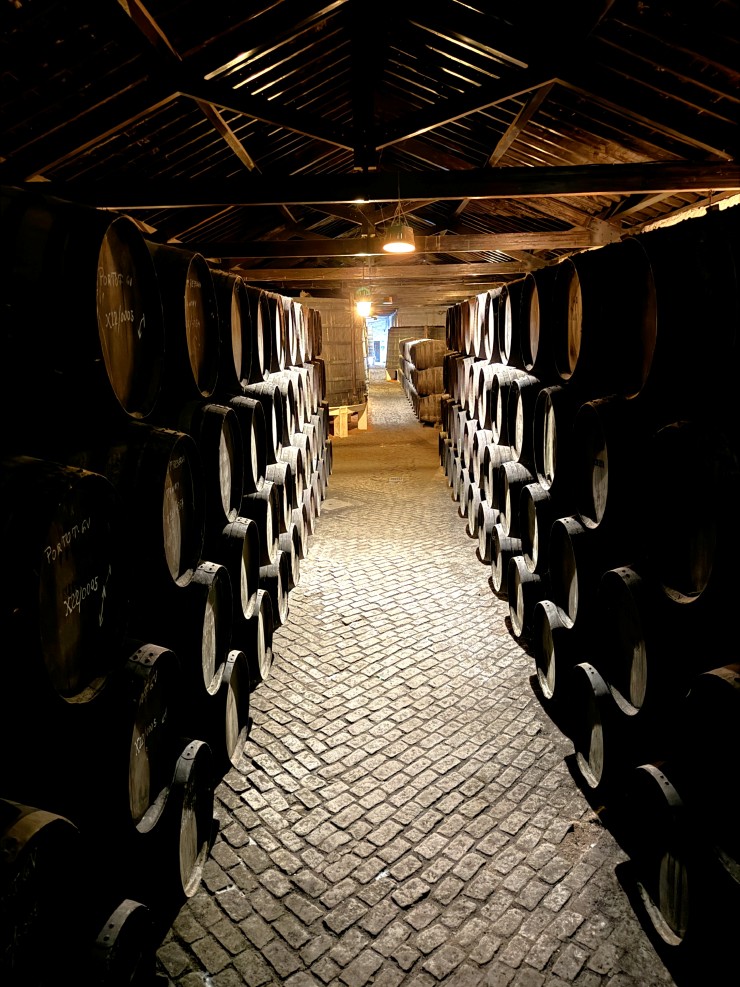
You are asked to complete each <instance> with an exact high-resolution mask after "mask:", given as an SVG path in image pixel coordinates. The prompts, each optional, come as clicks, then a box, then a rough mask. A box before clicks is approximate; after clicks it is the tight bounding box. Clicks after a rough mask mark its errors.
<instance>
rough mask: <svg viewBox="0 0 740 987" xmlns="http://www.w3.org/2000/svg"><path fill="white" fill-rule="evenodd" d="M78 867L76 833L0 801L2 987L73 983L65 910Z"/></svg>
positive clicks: (75, 923)
mask: <svg viewBox="0 0 740 987" xmlns="http://www.w3.org/2000/svg"><path fill="white" fill-rule="evenodd" d="M82 859H83V853H82V839H81V835H80V832H79V829H78V828H77V826H75V825H74V823H73V822H71V821H70V820H69V819H67V818H66V817H65V816H62V815H59V814H58V813H55V812H49V811H47V810H46V809H43V808H39V807H37V806H33V805H25V804H22V803H19V802H14V801H11V800H9V799H7V798H0V980H2V983H3V984H4V985H6V987H45V985H47V984H50V983H54V982H63V981H62V980H61V979H60V978H65V980H64V982H72V981H73V977H74V971H75V970H76V967H77V963H78V960H79V950H80V948H81V946H82V940H81V930H80V921H79V914H78V912H77V909H72V908H70V907H69V905H70V896H71V894H72V892H73V889H75V888H79V876H80V863H81V861H82ZM66 978H69V979H66Z"/></svg>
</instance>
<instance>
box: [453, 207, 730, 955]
mask: <svg viewBox="0 0 740 987" xmlns="http://www.w3.org/2000/svg"><path fill="white" fill-rule="evenodd" d="M737 212H738V211H737V209H734V210H732V209H729V210H726V211H725V212H719V211H710V212H708V213H707V215H706V216H704V217H703V218H700V219H692V220H689V221H686V222H683V223H680V224H678V225H677V226H674V227H670V228H666V229H661V230H657V231H654V232H650V233H646V234H643V235H641V236H639V237H632V238H630V239H628V240H625V241H621V242H618V243H613V244H609V245H608V246H605V247H602V248H600V249H598V250H593V251H588V252H585V253H583V254H581V255H576V256H575V257H571V258H569V259H568V260H564V261H563V262H562V263H560V264H558V265H555V266H552V267H546V268H542V269H539V270H536V271H534V272H533V273H529V274H527V275H526V276H525V277H524V278H522V279H521V280H519V281H517V282H514V283H510V284H508V285H506V286H503V287H502V288H500V289H496V290H495V291H491V292H488V293H487V294H486V295H480V296H476V298H475V299H471V300H469V301H468V302H464V303H460V304H456V305H454V306H452V307H451V308H450V309H449V310H448V313H447V321H446V333H447V346H448V352H447V354H446V355H445V357H444V374H445V389H446V391H447V393H448V396H447V397H445V398H444V399H443V400H442V428H441V431H440V439H439V454H440V465H441V467H442V469H443V470H444V473H445V476H446V478H447V482H448V485H449V486H450V488H451V496H452V499H453V500H454V501H455V502H457V504H458V513H459V514H460V515H461V516H462V517H465V518H466V521H467V524H466V533H467V534H468V535H469V536H472V534H473V530H474V529H473V525H472V522H471V518H470V511H473V510H475V511H476V514H477V522H476V524H477V535H478V538H477V550H476V551H477V555H478V558H479V559H480V560H481V561H482V562H483V563H484V564H486V565H487V566H490V570H491V577H490V584H491V587H492V589H493V591H494V592H495V593H496V595H497V596H498V597H499V598H501V599H503V600H508V605H509V616H508V617H507V623H508V626H509V630H510V632H511V633H512V635H513V636H514V637H515V638H517V640H519V641H520V643H521V644H522V646H523V647H525V648H526V649H527V651H528V653H529V654H531V656H532V658H533V672H534V675H533V688H534V689H535V692H536V693H537V694H538V696H539V698H540V700H541V702H542V703H543V704H544V706H545V707H546V708H547V710H548V712H549V713H550V715H551V716H552V717H553V719H554V720H555V722H556V723H557V724H558V725H559V726H560V728H561V729H562V730H563V731H564V732H566V733H567V734H568V736H569V737H570V738H571V739H572V741H573V744H574V764H575V768H576V770H577V773H578V775H579V777H580V779H581V782H582V787H583V788H584V789H585V791H586V792H587V793H588V795H589V797H590V798H592V799H593V800H594V802H595V804H598V805H602V806H604V805H606V807H607V809H608V810H610V812H611V818H613V819H615V820H619V824H620V825H622V824H624V827H625V834H624V839H625V845H626V846H627V847H628V848H629V852H630V853H631V858H632V864H633V874H634V875H635V877H634V881H635V889H636V900H639V901H641V902H642V907H643V908H644V910H645V915H646V917H647V919H648V920H649V922H650V923H651V926H652V928H653V930H654V932H655V935H656V937H657V939H658V940H659V941H660V942H661V943H663V944H665V945H666V947H667V948H668V949H671V948H674V947H675V948H676V949H684V950H686V951H688V950H691V949H692V947H693V945H695V944H697V943H699V944H701V943H702V942H703V943H704V944H706V941H707V937H709V939H710V941H712V942H713V943H714V944H715V945H721V939H722V936H723V935H724V933H725V932H726V931H727V930H728V928H732V927H733V924H734V926H736V924H737V920H738V919H739V918H740V854H739V851H738V846H737V840H736V838H735V836H732V835H730V834H731V833H736V832H737V827H736V818H735V809H734V805H735V804H736V802H737V798H738V793H739V788H740V786H738V776H737V771H736V769H735V767H734V766H732V767H729V766H728V764H727V761H726V758H725V756H724V753H723V752H726V751H728V750H734V749H735V748H736V744H737V740H738V729H739V727H738V724H740V718H738V716H737V707H736V705H735V703H736V699H737V696H738V695H740V692H739V691H738V685H739V684H740V677H739V676H738V661H739V658H740V654H739V652H738V646H737V643H736V635H735V634H734V633H732V631H733V610H734V605H736V602H737V594H738V589H739V588H740V587H739V584H738V576H737V572H738V569H737V559H738V557H740V556H739V555H738V549H740V525H739V523H738V512H737V510H736V509H735V508H734V507H731V506H730V505H734V504H736V503H737V502H738V495H739V494H740V442H739V441H738V426H737V422H738V416H737V411H736V409H735V408H734V407H733V399H732V398H730V397H729V391H730V390H732V388H727V387H725V386H722V384H720V383H719V381H720V380H721V379H722V377H723V376H724V374H723V371H722V369H721V368H722V367H727V368H730V374H732V371H733V369H734V368H735V367H736V365H737V355H738V346H737V340H738V333H739V331H740V292H739V290H738V272H739V268H740V263H739V262H740V250H739V249H738V244H739V243H740V239H739V236H738V216H737ZM689 298H690V299H691V305H690V306H689V308H687V302H688V299H689ZM692 313H695V314H692ZM471 490H473V491H474V492H473V493H471ZM728 644H729V645H730V646H729V648H728ZM710 695H711V696H712V697H713V698H712V699H710V698H709V697H710ZM710 710H711V711H712V712H710ZM710 720H711V723H710ZM707 807H710V808H711V811H708V809H707ZM646 820H649V821H650V824H649V826H645V825H643V824H644V823H645V821H646ZM698 948H699V949H701V948H702V946H701V945H699V946H698Z"/></svg>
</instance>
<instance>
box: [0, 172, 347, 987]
mask: <svg viewBox="0 0 740 987" xmlns="http://www.w3.org/2000/svg"><path fill="white" fill-rule="evenodd" d="M0 205H1V209H2V211H1V212H0V244H2V260H3V263H4V270H5V271H6V273H7V274H8V280H7V293H6V295H5V319H4V323H3V328H2V339H3V348H4V354H5V356H6V358H7V360H8V365H9V366H13V368H14V372H13V374H12V375H10V384H9V387H8V389H7V390H6V391H5V392H4V399H5V402H6V406H5V409H4V410H5V412H6V421H7V422H8V423H9V427H8V428H6V429H4V430H3V436H2V449H1V450H0V459H1V460H2V468H1V469H0V493H1V495H2V505H3V512H2V521H1V522H0V523H1V524H2V532H3V538H4V544H5V545H6V548H7V549H8V550H9V553H10V554H9V558H10V559H11V560H12V564H11V565H8V566H6V567H4V569H3V575H2V577H1V579H2V589H3V604H2V609H1V610H0V627H1V628H2V632H3V640H4V641H5V645H6V655H7V657H8V659H9V660H8V661H7V662H6V665H7V666H8V667H7V674H6V675H5V687H4V689H3V690H2V710H0V724H1V725H0V735H1V736H2V740H3V742H4V743H3V752H4V753H3V758H2V763H1V764H0V810H2V811H0V839H1V840H2V848H3V854H2V862H1V864H2V866H0V903H2V904H1V907H2V915H1V916H0V918H2V922H1V923H0V926H1V928H2V932H1V933H0V936H1V937H2V938H1V939H0V979H2V981H3V983H7V984H8V985H9V987H10V985H13V987H16V985H18V987H20V985H21V984H22V985H23V987H46V984H47V983H50V982H51V981H50V980H49V977H50V976H51V975H52V972H51V971H50V970H49V969H48V964H47V965H44V963H45V961H44V956H48V955H50V954H49V946H50V944H54V943H57V942H59V944H60V949H59V950H58V951H54V952H53V953H52V954H51V955H53V957H54V970H53V977H54V979H55V980H56V981H58V980H59V979H63V976H61V974H63V973H64V972H65V971H66V972H68V973H70V974H72V973H73V972H74V975H75V977H76V978H79V974H80V971H84V973H85V977H86V978H87V979H86V980H85V982H90V983H92V982H95V983H96V984H98V985H100V987H104V985H108V984H110V985H111V987H112V985H113V984H118V983H123V982H125V983H129V982H131V983H134V982H136V983H139V981H138V980H136V981H133V980H131V979H130V978H131V977H132V976H134V972H133V971H139V972H140V975H141V976H142V977H145V976H146V975H147V971H150V972H153V969H154V953H155V950H156V947H157V932H158V931H159V932H160V933H162V932H164V931H166V928H167V927H168V926H169V924H170V923H171V921H172V918H173V917H174V915H175V914H176V912H177V910H178V909H179V907H180V906H181V904H182V903H183V902H184V901H186V900H187V899H188V898H189V897H191V896H192V895H193V894H195V892H196V890H197V888H198V886H199V884H200V880H201V876H202V872H203V867H204V864H205V861H206V859H207V856H208V854H209V852H210V848H211V846H212V844H213V839H214V836H215V825H216V824H215V821H214V788H215V786H216V785H217V784H218V782H219V780H220V779H221V778H222V777H223V775H224V774H225V773H226V772H227V771H228V770H229V769H230V768H231V767H232V766H233V765H236V764H237V763H238V762H239V759H240V757H241V755H242V751H243V748H244V745H245V743H246V740H247V736H248V730H249V723H250V720H249V704H250V695H251V693H252V692H253V691H254V689H255V688H257V687H258V686H259V683H260V682H262V681H263V680H264V679H265V678H266V676H267V675H269V672H270V666H271V663H272V638H273V632H274V630H275V629H276V628H278V627H279V626H280V625H281V623H283V622H285V621H286V620H287V619H288V618H289V607H288V595H289V592H290V590H291V589H292V588H293V587H294V586H295V585H296V584H297V582H298V580H299V578H300V562H301V561H302V560H303V559H304V558H305V557H306V555H307V553H308V537H309V535H310V533H311V532H312V531H313V530H314V525H315V522H316V519H317V517H318V516H319V514H320V507H321V501H322V499H323V498H324V497H325V495H326V487H327V483H328V478H329V475H330V473H331V462H332V456H331V439H330V438H329V429H328V422H329V418H328V411H329V406H328V403H327V401H326V395H325V381H326V377H325V373H324V370H323V365H322V360H321V356H320V354H321V319H320V316H319V315H318V313H316V312H314V311H313V310H311V309H309V308H307V307H305V306H304V305H302V304H300V303H299V302H297V301H294V300H293V299H290V298H285V297H283V296H280V295H274V294H268V293H265V292H262V291H260V290H259V289H256V288H253V287H251V286H249V285H247V284H245V283H244V282H243V281H242V280H241V279H240V278H239V277H238V276H237V275H234V274H232V273H229V272H225V271H220V270H217V269H216V268H215V267H213V266H211V264H210V263H208V262H207V261H206V260H205V258H203V257H202V256H201V255H199V254H197V253H194V252H191V251H188V250H187V249H185V248H183V247H174V246H170V245H161V244H155V243H152V242H149V241H147V240H146V239H145V238H144V236H143V234H142V233H140V231H139V229H138V227H137V226H136V224H135V223H134V222H133V221H132V220H130V219H128V218H127V217H126V216H115V215H112V214H110V213H107V212H99V211H97V210H95V209H91V208H88V207H82V206H78V205H76V204H73V203H69V202H66V201H62V200H58V199H55V198H52V197H48V196H45V195H44V194H43V193H42V192H38V193H37V192H35V191H34V192H26V191H19V190H16V189H4V190H3V191H2V195H1V196H0ZM70 326H74V338H70V337H69V327H70ZM24 409H25V410H24ZM31 859H33V861H34V866H30V865H29V864H28V860H31ZM103 862H104V863H103ZM70 875H72V876H71V877H70ZM71 886H73V888H74V891H73V892H71V891H70V887H71ZM71 893H73V896H74V905H75V907H74V909H72V910H71V911H70V904H71V902H70V894H71ZM65 914H74V916H75V922H74V928H70V927H68V926H69V923H66V922H64V921H63V919H64V916H65ZM61 944H63V948H61ZM137 975H138V974H137ZM141 982H142V983H143V982H144V981H143V980H142V981H141Z"/></svg>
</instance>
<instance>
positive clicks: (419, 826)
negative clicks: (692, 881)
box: [158, 371, 678, 987]
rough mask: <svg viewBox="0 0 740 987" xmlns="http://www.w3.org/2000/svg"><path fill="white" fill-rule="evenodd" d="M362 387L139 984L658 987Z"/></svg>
mask: <svg viewBox="0 0 740 987" xmlns="http://www.w3.org/2000/svg"><path fill="white" fill-rule="evenodd" d="M374 373H377V372H373V371H371V375H373V374H374ZM378 376H379V377H380V378H381V379H376V380H371V384H370V403H369V409H370V410H369V414H370V422H369V429H368V431H367V432H360V431H359V430H357V429H352V430H350V432H349V435H348V436H347V438H346V439H343V440H337V439H335V440H334V471H333V474H332V478H331V482H330V484H329V487H328V489H327V497H326V500H325V501H324V503H323V506H322V514H321V527H320V530H319V531H318V532H317V534H316V537H314V538H311V540H310V541H311V544H310V551H309V556H308V564H307V565H306V566H305V567H304V568H303V570H302V576H301V583H300V585H299V586H298V587H296V589H295V590H294V591H293V593H292V595H291V616H290V620H289V621H288V622H287V623H286V624H284V625H283V626H282V627H281V628H280V629H279V630H277V631H276V633H275V636H274V662H273V666H272V670H271V674H270V676H269V678H268V679H267V680H266V681H265V682H264V683H262V685H261V686H260V687H259V689H258V690H256V692H255V694H254V696H253V701H252V706H251V715H252V718H253V724H252V729H251V732H250V736H249V739H248V741H247V744H246V747H245V750H244V756H243V758H242V760H241V761H240V762H239V764H238V765H237V766H236V767H235V768H233V769H232V770H231V771H230V772H229V773H228V774H227V775H226V776H225V778H224V780H223V782H222V784H221V785H219V786H218V788H217V789H216V803H217V806H218V818H219V822H220V831H219V836H218V838H217V840H216V843H215V846H214V848H213V852H212V854H211V857H210V859H209V861H208V862H207V864H206V866H205V868H204V874H203V885H202V887H201V889H200V890H199V891H198V893H197V894H196V895H194V896H193V897H192V898H191V899H190V900H189V901H188V902H187V903H186V905H185V906H184V907H183V909H182V911H181V913H180V915H179V916H178V918H177V919H176V921H175V922H174V924H173V927H172V929H171V930H170V932H169V933H168V936H167V939H166V941H165V942H164V943H163V944H162V945H161V947H160V948H159V950H158V962H159V967H160V969H161V971H163V975H166V977H167V979H168V982H169V983H170V984H173V985H183V987H192V985H195V984H196V983H201V982H202V979H203V978H204V977H208V978H209V982H212V983H213V984H216V985H219V987H226V985H234V984H242V983H246V984H250V985H257V987H261V985H265V987H267V985H270V987H277V985H282V984H286V985H291V987H303V985H321V984H323V985H327V984H328V985H331V987H340V985H341V987H354V985H357V987H360V985H364V984H368V985H369V984H374V985H389V984H393V985H409V987H410V985H412V984H413V985H415V987H416V985H424V987H431V985H434V984H437V983H444V984H454V985H455V987H468V985H471V987H477V985H482V984H501V985H505V984H522V985H523V984H537V985H540V984H545V983H548V984H552V985H555V984H565V983H577V984H588V985H597V984H602V983H603V984H608V983H610V982H613V983H614V984H615V985H616V984H617V983H618V984H619V985H620V987H627V985H635V987H637V985H640V987H645V985H648V984H650V985H658V984H660V985H670V984H672V983H673V982H674V981H673V979H672V976H671V974H670V972H669V971H668V969H667V968H666V966H665V965H664V963H663V961H662V960H661V959H660V957H659V955H658V954H657V952H656V951H655V949H654V946H653V945H652V944H651V942H650V940H649V938H648V935H647V933H646V930H645V929H644V928H643V927H642V926H641V924H640V921H639V919H638V917H637V914H636V912H635V910H634V908H633V904H632V903H631V902H630V898H629V894H628V893H627V891H626V890H625V888H624V887H623V886H622V884H621V882H620V873H621V871H622V870H623V868H624V867H625V864H626V855H625V854H624V852H623V851H622V850H621V848H620V846H619V844H618V843H617V841H616V840H615V838H614V836H613V834H612V833H611V832H610V831H609V829H608V828H607V827H606V826H604V825H603V824H602V822H601V820H600V818H599V815H598V812H597V811H595V808H594V807H592V806H591V805H590V804H589V801H588V800H587V798H586V797H585V795H584V793H583V791H582V790H581V788H580V787H579V785H578V784H577V781H576V774H574V773H573V770H572V764H571V763H570V762H571V761H572V756H573V746H572V743H571V742H570V741H569V740H568V738H567V737H566V736H565V735H564V734H563V733H562V732H561V731H560V730H559V729H558V728H557V727H556V726H555V724H554V723H553V722H552V720H551V719H550V717H549V716H548V714H547V713H546V711H545V710H544V708H543V706H542V704H541V702H540V701H539V699H538V697H537V695H536V692H535V690H534V687H533V683H532V676H533V672H534V664H533V661H532V658H531V656H530V655H529V654H528V653H527V652H526V650H525V649H524V648H523V647H522V644H521V642H520V641H518V640H517V639H516V638H515V637H514V636H513V635H512V634H511V633H510V630H509V628H508V626H507V620H508V606H507V604H506V602H505V601H502V600H500V599H498V598H497V596H496V595H495V594H494V593H492V591H491V587H490V584H489V578H488V573H489V571H490V570H489V567H487V566H482V565H481V561H480V559H479V557H478V554H477V547H478V541H477V539H474V538H472V537H471V536H470V535H469V534H468V533H467V532H466V527H465V523H464V521H463V520H461V518H460V515H459V513H458V510H457V506H458V505H457V504H456V503H455V502H454V501H453V500H452V499H451V497H450V488H449V486H448V484H447V482H446V478H445V476H444V472H443V470H442V469H441V468H440V465H439V458H438V442H439V434H440V433H439V430H438V429H435V428H432V427H424V426H422V425H420V423H419V422H418V421H417V419H416V418H415V417H414V412H413V410H412V407H411V406H410V402H409V401H408V399H407V397H406V396H405V395H404V392H403V389H402V387H401V384H400V383H399V382H395V381H386V380H384V379H383V377H384V376H385V375H384V374H380V375H378ZM596 808H598V807H596ZM676 982H678V981H676Z"/></svg>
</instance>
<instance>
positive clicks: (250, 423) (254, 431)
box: [228, 394, 267, 493]
mask: <svg viewBox="0 0 740 987" xmlns="http://www.w3.org/2000/svg"><path fill="white" fill-rule="evenodd" d="M228 406H229V407H230V408H231V409H232V410H233V412H234V414H235V415H236V417H237V420H238V422H239V433H240V435H241V439H242V461H243V463H244V483H243V493H255V492H256V491H258V490H261V489H262V484H263V483H264V482H265V474H266V471H267V425H266V423H265V412H264V409H263V407H262V404H261V403H260V402H259V401H258V400H257V399H256V398H248V397H246V396H245V395H243V394H236V395H234V396H233V397H231V398H229V399H228Z"/></svg>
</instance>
